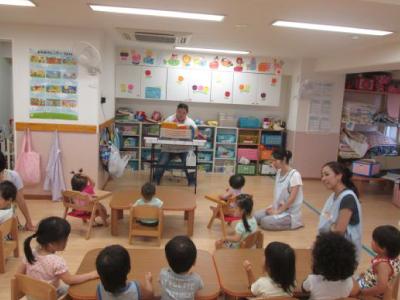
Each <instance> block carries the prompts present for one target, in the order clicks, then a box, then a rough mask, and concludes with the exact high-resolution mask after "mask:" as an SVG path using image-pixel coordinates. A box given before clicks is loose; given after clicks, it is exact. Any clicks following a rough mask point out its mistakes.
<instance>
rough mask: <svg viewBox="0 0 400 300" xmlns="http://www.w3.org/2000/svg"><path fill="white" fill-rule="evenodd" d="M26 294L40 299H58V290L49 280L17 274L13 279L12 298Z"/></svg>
mask: <svg viewBox="0 0 400 300" xmlns="http://www.w3.org/2000/svg"><path fill="white" fill-rule="evenodd" d="M24 296H30V297H32V298H34V299H40V300H56V299H57V291H56V288H55V287H54V286H52V285H51V284H49V283H47V282H44V281H41V280H37V279H33V278H31V277H29V276H26V275H23V274H16V275H15V278H13V279H11V300H19V299H21V298H22V297H24Z"/></svg>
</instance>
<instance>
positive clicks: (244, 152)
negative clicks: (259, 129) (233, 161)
mask: <svg viewBox="0 0 400 300" xmlns="http://www.w3.org/2000/svg"><path fill="white" fill-rule="evenodd" d="M242 157H245V158H247V159H248V160H257V159H258V150H257V149H250V148H239V149H238V160H240V158H242Z"/></svg>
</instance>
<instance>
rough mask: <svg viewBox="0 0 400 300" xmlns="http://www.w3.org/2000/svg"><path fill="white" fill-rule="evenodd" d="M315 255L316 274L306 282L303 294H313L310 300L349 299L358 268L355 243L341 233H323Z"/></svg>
mask: <svg viewBox="0 0 400 300" xmlns="http://www.w3.org/2000/svg"><path fill="white" fill-rule="evenodd" d="M312 256H313V265H312V272H313V274H310V275H308V277H307V279H306V280H305V281H304V282H303V285H302V287H301V288H302V291H303V292H306V293H310V299H311V300H334V299H339V298H346V297H349V295H350V293H352V291H353V289H354V290H355V289H356V285H357V284H354V282H353V278H352V276H353V273H354V271H355V270H356V268H357V259H356V249H355V246H354V244H353V243H352V242H351V241H349V240H347V239H346V238H345V237H344V236H342V235H340V234H338V233H334V232H328V233H321V234H320V235H318V236H317V240H316V241H315V243H314V248H313V251H312Z"/></svg>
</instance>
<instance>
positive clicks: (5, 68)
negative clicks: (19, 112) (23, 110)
mask: <svg viewBox="0 0 400 300" xmlns="http://www.w3.org/2000/svg"><path fill="white" fill-rule="evenodd" d="M11 68H12V66H11V60H10V59H9V58H5V57H2V56H0V126H2V125H8V121H9V120H10V119H11V118H12V69H11Z"/></svg>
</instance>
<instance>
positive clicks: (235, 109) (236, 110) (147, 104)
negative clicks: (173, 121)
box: [116, 76, 291, 121]
mask: <svg viewBox="0 0 400 300" xmlns="http://www.w3.org/2000/svg"><path fill="white" fill-rule="evenodd" d="M290 86H291V76H282V85H281V101H280V106H279V107H264V106H250V105H236V104H216V103H207V104H205V103H188V105H189V110H190V111H189V115H190V117H191V118H193V119H197V118H199V119H202V120H205V121H207V120H218V113H219V112H224V113H227V114H234V115H237V116H254V117H257V118H260V119H261V118H264V117H276V118H280V119H283V120H287V112H288V102H289V96H290ZM178 103H179V102H177V101H152V100H132V99H117V100H116V105H117V108H118V107H129V108H131V109H132V110H133V111H144V112H146V114H147V115H148V116H149V117H151V114H152V112H153V111H155V110H156V111H159V112H161V113H162V115H163V116H164V117H168V116H169V115H171V114H173V113H175V110H176V106H177V105H178Z"/></svg>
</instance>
